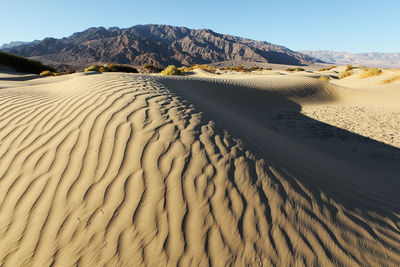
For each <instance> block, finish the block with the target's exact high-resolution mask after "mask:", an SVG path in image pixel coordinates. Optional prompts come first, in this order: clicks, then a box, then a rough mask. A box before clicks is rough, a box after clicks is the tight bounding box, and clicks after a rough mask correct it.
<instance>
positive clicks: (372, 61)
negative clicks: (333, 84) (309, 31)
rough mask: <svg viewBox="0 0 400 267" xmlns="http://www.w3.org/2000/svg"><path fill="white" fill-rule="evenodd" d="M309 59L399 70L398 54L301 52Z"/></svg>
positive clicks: (399, 54)
mask: <svg viewBox="0 0 400 267" xmlns="http://www.w3.org/2000/svg"><path fill="white" fill-rule="evenodd" d="M301 53H303V54H306V55H309V56H310V57H314V58H318V59H320V60H322V61H325V62H329V63H334V64H341V65H345V64H358V65H366V66H375V67H383V68H400V53H359V54H353V53H349V52H333V51H325V50H322V51H301Z"/></svg>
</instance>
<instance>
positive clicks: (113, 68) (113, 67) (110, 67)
mask: <svg viewBox="0 0 400 267" xmlns="http://www.w3.org/2000/svg"><path fill="white" fill-rule="evenodd" d="M88 71H97V72H128V73H138V71H137V69H135V68H133V67H131V66H128V65H117V64H107V65H105V66H100V65H93V66H90V67H88V68H86V69H85V72H88Z"/></svg>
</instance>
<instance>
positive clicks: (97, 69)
mask: <svg viewBox="0 0 400 267" xmlns="http://www.w3.org/2000/svg"><path fill="white" fill-rule="evenodd" d="M100 68H101V66H100V65H92V66H90V67H88V68H85V72H88V71H97V72H100Z"/></svg>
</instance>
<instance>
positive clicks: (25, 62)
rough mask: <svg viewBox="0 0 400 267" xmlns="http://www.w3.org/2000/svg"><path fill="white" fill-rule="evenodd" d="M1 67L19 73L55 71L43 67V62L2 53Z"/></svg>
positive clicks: (48, 67) (0, 58)
mask: <svg viewBox="0 0 400 267" xmlns="http://www.w3.org/2000/svg"><path fill="white" fill-rule="evenodd" d="M0 65H4V66H9V67H12V68H13V69H15V71H18V72H24V73H34V74H40V73H41V72H42V71H45V70H50V71H55V69H54V68H52V67H50V66H46V65H43V64H42V62H40V61H36V60H31V59H27V58H24V57H21V56H17V55H12V54H8V53H4V52H0Z"/></svg>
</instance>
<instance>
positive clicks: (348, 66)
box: [345, 65, 354, 71]
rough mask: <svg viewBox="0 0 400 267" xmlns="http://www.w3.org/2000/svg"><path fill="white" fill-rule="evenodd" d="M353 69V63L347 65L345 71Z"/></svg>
mask: <svg viewBox="0 0 400 267" xmlns="http://www.w3.org/2000/svg"><path fill="white" fill-rule="evenodd" d="M352 69H354V67H353V65H347V66H346V70H345V71H351V70H352Z"/></svg>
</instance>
